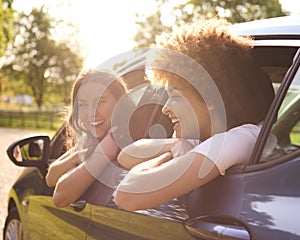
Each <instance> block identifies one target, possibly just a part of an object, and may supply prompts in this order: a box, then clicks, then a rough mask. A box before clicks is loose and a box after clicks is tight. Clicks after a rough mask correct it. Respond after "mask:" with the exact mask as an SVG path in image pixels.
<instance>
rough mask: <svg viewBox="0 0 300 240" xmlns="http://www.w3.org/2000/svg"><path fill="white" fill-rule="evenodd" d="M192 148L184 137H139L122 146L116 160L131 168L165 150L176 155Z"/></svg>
mask: <svg viewBox="0 0 300 240" xmlns="http://www.w3.org/2000/svg"><path fill="white" fill-rule="evenodd" d="M192 148H193V145H192V144H191V143H189V142H188V141H187V140H185V139H179V138H168V139H141V140H138V141H136V142H134V143H132V144H130V145H128V146H126V147H125V148H123V149H122V151H121V152H120V154H119V156H118V162H119V163H120V164H121V165H122V166H123V167H125V168H127V169H131V168H133V167H134V166H136V165H137V164H140V163H142V162H145V161H148V160H150V159H153V158H156V157H158V156H160V155H162V154H164V153H166V152H171V153H172V155H173V157H177V156H180V155H182V154H183V153H186V152H187V151H189V150H190V149H192Z"/></svg>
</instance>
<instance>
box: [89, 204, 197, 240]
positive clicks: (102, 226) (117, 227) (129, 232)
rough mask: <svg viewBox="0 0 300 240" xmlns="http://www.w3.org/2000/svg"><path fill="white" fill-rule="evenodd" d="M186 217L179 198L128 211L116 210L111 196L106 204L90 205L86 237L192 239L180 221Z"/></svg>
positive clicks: (93, 239)
mask: <svg viewBox="0 0 300 240" xmlns="http://www.w3.org/2000/svg"><path fill="white" fill-rule="evenodd" d="M185 218H186V213H185V210H184V209H183V206H182V205H181V204H180V202H179V201H178V200H173V201H170V202H168V203H166V204H163V205H161V206H159V207H157V208H153V209H147V210H141V211H136V212H129V211H125V210H122V209H119V208H118V207H117V206H115V205H114V203H113V200H112V199H111V201H110V203H109V204H107V205H106V206H100V205H95V204H94V205H92V224H91V225H90V228H89V229H88V235H87V239H88V240H97V239H104V240H105V239H107V240H109V239H122V240H129V239H130V240H134V239H164V240H168V239H170V240H176V239H178V240H179V239H180V240H181V239H194V238H193V237H192V236H191V235H190V234H189V232H187V231H186V229H185V228H184V226H183V224H182V222H183V220H184V219H185Z"/></svg>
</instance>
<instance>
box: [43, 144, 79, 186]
mask: <svg viewBox="0 0 300 240" xmlns="http://www.w3.org/2000/svg"><path fill="white" fill-rule="evenodd" d="M80 163H81V159H80V156H79V154H78V152H77V151H76V150H75V149H74V148H72V149H70V150H69V151H67V152H66V153H64V154H63V155H62V156H60V158H58V159H57V160H56V161H55V162H53V163H52V164H51V165H50V166H49V169H48V172H47V175H46V183H47V185H48V187H54V186H55V185H56V183H57V181H58V179H59V178H60V177H61V176H62V175H63V174H65V173H66V172H68V171H70V170H71V169H72V168H74V167H76V166H78V165H79V164H80Z"/></svg>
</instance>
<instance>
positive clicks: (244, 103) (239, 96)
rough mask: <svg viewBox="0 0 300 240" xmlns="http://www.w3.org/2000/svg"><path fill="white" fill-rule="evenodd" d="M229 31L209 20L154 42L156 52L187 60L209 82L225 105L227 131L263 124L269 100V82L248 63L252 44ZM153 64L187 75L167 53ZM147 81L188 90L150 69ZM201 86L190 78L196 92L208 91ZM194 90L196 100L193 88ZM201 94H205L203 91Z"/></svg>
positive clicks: (222, 23) (184, 64)
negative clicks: (181, 71)
mask: <svg viewBox="0 0 300 240" xmlns="http://www.w3.org/2000/svg"><path fill="white" fill-rule="evenodd" d="M229 26H230V23H228V22H227V21H226V20H222V19H211V20H206V21H201V22H197V23H194V24H188V25H184V26H182V27H181V28H179V29H177V30H176V31H174V32H172V33H169V34H167V33H163V34H161V35H160V36H159V37H157V39H156V48H157V49H167V50H171V51H174V52H177V53H179V54H182V55H184V56H187V57H188V58H190V59H193V61H194V62H196V63H197V64H198V65H201V66H202V67H203V68H204V69H205V71H206V72H207V73H208V74H209V76H210V77H211V79H213V81H214V83H215V85H216V87H217V89H218V91H219V93H220V95H221V97H222V100H223V103H224V106H225V112H226V119H227V129H230V128H232V127H235V126H238V125H241V124H244V123H254V124H257V123H259V122H261V121H263V120H264V117H265V115H266V112H267V110H268V109H269V106H270V104H271V102H272V100H273V97H274V90H273V87H272V83H271V81H270V79H269V77H268V76H267V74H266V73H265V72H263V71H262V70H261V69H260V68H259V67H258V66H257V65H256V64H255V62H254V60H253V58H252V55H251V53H252V51H253V41H252V39H251V38H250V37H242V36H238V35H234V34H231V33H230V31H229ZM157 61H160V62H167V63H168V67H169V69H170V67H171V69H173V70H174V69H175V72H176V68H177V69H184V71H185V72H186V73H187V74H193V72H192V70H191V68H192V67H191V65H189V63H188V62H187V61H185V60H182V61H180V60H178V59H175V60H174V56H173V55H172V54H166V53H165V52H164V51H159V53H158V57H157V58H155V59H154V60H153V62H152V63H155V62H157ZM164 64H166V63H164ZM189 71H191V72H190V73H189ZM148 78H149V79H150V80H152V81H154V82H159V83H163V84H165V85H172V86H176V84H179V82H183V81H185V82H186V83H185V84H186V85H189V83H187V80H186V79H184V78H183V77H182V76H178V75H177V74H176V73H175V74H174V72H170V71H166V70H162V69H159V68H153V70H152V71H151V72H150V74H148ZM205 82H208V81H207V78H203V77H202V78H201V76H196V83H195V84H196V85H197V87H198V88H200V89H201V88H207V86H208V87H209V85H207V83H205ZM194 86H195V85H194ZM195 90H196V92H197V94H198V95H199V89H194V92H195ZM197 90H198V91H197ZM205 91H207V92H209V88H207V89H205ZM200 97H201V96H200ZM208 104H209V103H208Z"/></svg>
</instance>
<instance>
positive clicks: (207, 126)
mask: <svg viewBox="0 0 300 240" xmlns="http://www.w3.org/2000/svg"><path fill="white" fill-rule="evenodd" d="M168 95H169V99H168V101H167V102H166V104H165V106H164V107H163V110H162V111H163V113H164V114H166V115H168V117H169V118H170V119H171V121H172V123H173V124H174V131H175V135H176V137H178V138H193V139H200V140H202V141H203V140H205V139H207V138H208V137H210V136H211V119H210V113H209V111H208V108H207V105H206V104H205V102H204V101H203V99H202V98H201V97H200V96H199V94H197V93H195V90H194V89H192V87H191V86H190V85H189V84H178V85H177V86H173V87H172V86H170V87H169V89H168Z"/></svg>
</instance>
